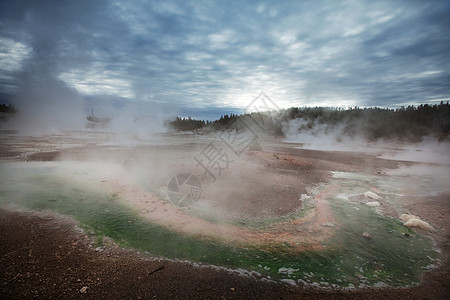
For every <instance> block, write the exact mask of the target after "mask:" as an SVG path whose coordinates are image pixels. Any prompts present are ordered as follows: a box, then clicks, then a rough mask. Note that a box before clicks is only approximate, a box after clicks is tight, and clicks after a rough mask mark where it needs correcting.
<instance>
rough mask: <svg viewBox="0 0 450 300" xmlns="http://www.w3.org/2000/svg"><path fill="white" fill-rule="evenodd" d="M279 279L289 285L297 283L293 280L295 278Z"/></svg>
mask: <svg viewBox="0 0 450 300" xmlns="http://www.w3.org/2000/svg"><path fill="white" fill-rule="evenodd" d="M280 281H281V282H285V283H287V284H290V285H297V282H295V280H292V279H280Z"/></svg>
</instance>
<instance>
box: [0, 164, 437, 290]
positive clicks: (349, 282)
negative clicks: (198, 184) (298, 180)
mask: <svg viewBox="0 0 450 300" xmlns="http://www.w3.org/2000/svg"><path fill="white" fill-rule="evenodd" d="M89 164H91V163H89ZM93 169H95V170H96V171H95V172H94V171H93ZM0 171H1V172H0V182H1V184H0V204H8V203H11V202H12V203H15V204H17V205H19V206H22V207H25V208H29V209H34V210H52V211H56V212H58V213H61V214H65V215H70V216H72V217H73V218H75V219H77V220H78V221H79V222H80V223H81V225H82V227H83V228H84V229H85V230H88V231H90V232H92V233H93V234H95V235H96V236H97V237H98V240H99V241H101V240H102V237H103V236H107V237H110V238H112V239H114V240H115V241H116V242H117V243H119V244H120V245H122V246H124V247H131V248H135V249H139V250H142V251H146V252H148V253H150V254H151V255H155V256H162V257H167V258H171V259H180V260H189V261H193V262H197V263H204V264H212V265H217V266H225V267H230V268H242V269H246V270H251V271H257V272H259V273H261V274H263V275H266V276H270V277H271V278H277V279H290V280H293V281H294V282H298V283H308V284H314V285H316V284H317V285H321V286H340V287H349V286H350V287H351V286H355V287H358V286H366V285H369V286H374V285H375V286H382V285H385V284H387V285H393V286H404V285H411V284H416V283H417V282H418V281H419V275H420V274H421V273H422V272H423V271H425V270H426V269H427V268H429V266H430V265H432V264H433V263H434V260H435V258H436V257H437V255H438V253H437V252H436V251H434V250H433V248H432V244H431V241H430V240H429V239H427V238H425V237H422V236H420V235H418V234H416V233H415V232H414V231H412V230H410V229H408V228H407V227H405V226H403V224H402V223H401V222H399V221H398V220H396V219H392V218H389V217H385V216H382V215H380V214H378V213H377V212H376V209H375V208H373V207H368V206H366V205H364V204H360V203H355V202H353V201H352V199H353V198H354V197H356V196H357V195H359V194H362V193H363V192H365V191H368V190H370V187H371V186H376V187H378V188H379V189H381V190H383V192H386V191H388V190H390V189H392V187H395V188H394V189H393V190H394V191H393V192H400V191H401V190H402V189H403V185H402V184H403V183H399V182H398V181H396V180H394V179H392V178H388V177H386V176H384V177H383V176H368V175H361V174H355V173H349V172H335V173H334V179H333V180H332V181H336V182H338V183H339V190H338V193H336V194H335V195H331V196H328V197H327V199H325V200H324V201H326V202H328V205H329V207H330V208H331V211H332V214H333V217H334V218H335V220H334V221H333V224H331V223H330V224H331V225H330V224H328V223H327V224H328V225H327V226H332V227H333V228H335V229H336V232H335V235H334V236H333V237H332V238H330V239H328V240H326V241H325V242H323V245H324V247H323V249H322V250H305V251H303V252H298V251H294V249H295V247H294V246H298V245H290V244H289V243H284V244H283V243H282V244H277V245H272V247H265V248H264V249H263V248H260V247H256V246H254V245H253V246H252V245H251V244H249V245H245V246H244V245H241V246H236V245H231V244H226V243H223V242H218V241H211V240H209V239H206V238H204V237H202V236H197V237H192V236H186V235H183V234H180V233H177V232H175V231H173V230H171V229H170V228H167V227H164V226H160V225H157V224H154V223H150V222H149V221H148V220H145V219H143V218H142V217H140V216H139V212H138V211H136V210H133V209H132V208H130V207H127V206H125V205H123V203H122V202H121V201H119V200H120V199H118V197H119V196H118V195H117V194H112V193H110V192H109V191H107V190H102V189H101V188H100V187H99V186H98V185H96V184H95V183H96V182H98V181H99V180H101V178H102V176H103V175H104V176H107V174H108V172H113V171H114V166H107V165H105V166H101V168H100V166H92V164H91V165H88V164H84V163H65V162H48V163H1V164H0ZM102 174H103V175H102ZM322 188H324V186H322V187H319V188H317V190H316V191H315V192H314V193H315V194H313V195H312V196H314V195H317V193H318V192H320V190H321V189H322ZM381 196H383V197H384V196H385V195H383V194H381ZM390 197H391V198H392V199H390V201H395V196H393V195H390ZM303 198H304V199H309V196H308V197H307V196H303ZM168 205H169V204H168ZM277 221H279V220H270V221H269V223H270V222H277ZM365 232H367V233H368V234H369V237H367V236H366V237H365V236H364V235H363V234H364V233H365ZM406 233H407V235H405V234H406ZM298 234H303V233H302V232H299V233H298ZM312 234H313V233H312ZM300 246H301V245H300ZM290 282H291V281H290Z"/></svg>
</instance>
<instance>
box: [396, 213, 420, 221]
mask: <svg viewBox="0 0 450 300" xmlns="http://www.w3.org/2000/svg"><path fill="white" fill-rule="evenodd" d="M410 219H418V220H420V218H419V217H418V216H415V215H408V214H402V215H401V216H400V220H401V221H402V222H403V223H406V222H407V221H409V220H410Z"/></svg>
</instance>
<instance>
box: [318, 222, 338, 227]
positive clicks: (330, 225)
mask: <svg viewBox="0 0 450 300" xmlns="http://www.w3.org/2000/svg"><path fill="white" fill-rule="evenodd" d="M320 226H323V227H334V226H335V225H334V224H333V223H329V222H327V223H322V224H320Z"/></svg>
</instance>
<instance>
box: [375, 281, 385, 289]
mask: <svg viewBox="0 0 450 300" xmlns="http://www.w3.org/2000/svg"><path fill="white" fill-rule="evenodd" d="M373 286H374V287H376V288H384V287H388V285H387V284H386V283H384V282H382V281H378V282H377V283H375V284H374V285H373Z"/></svg>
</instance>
